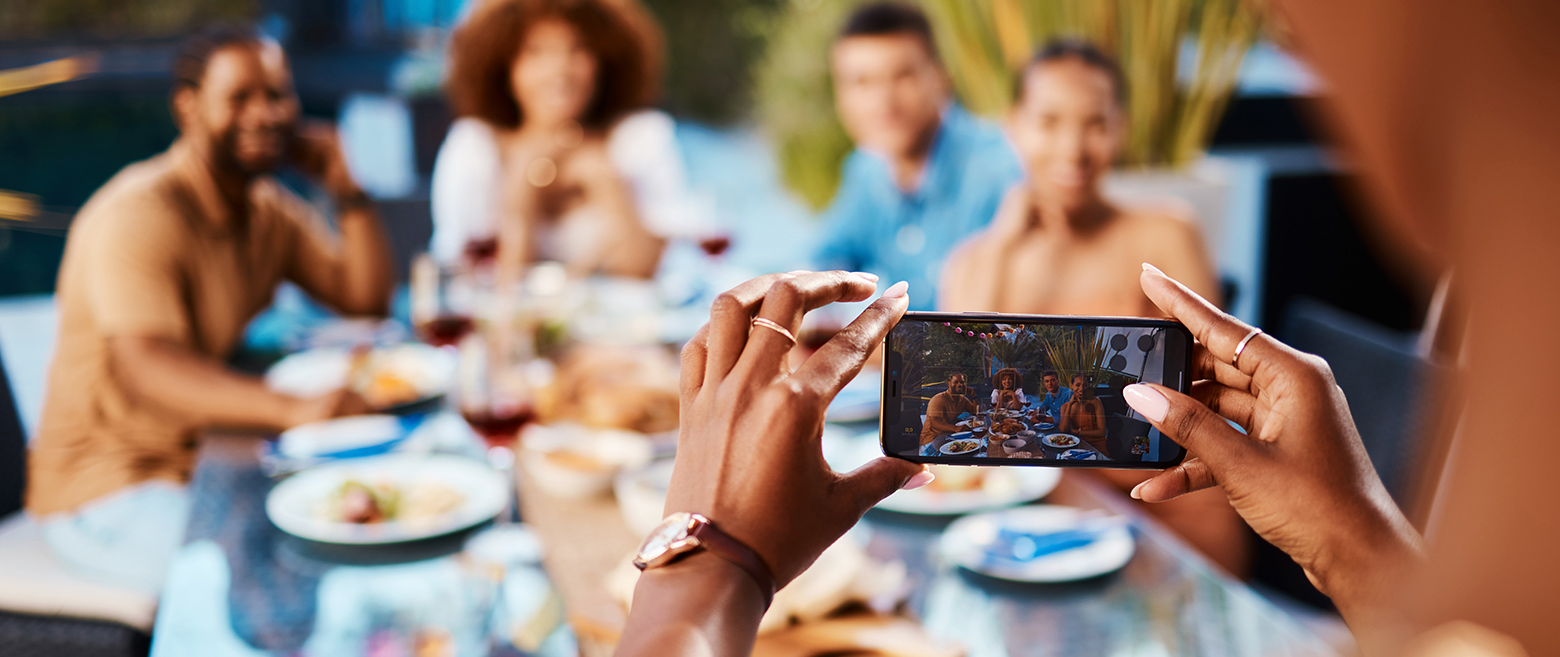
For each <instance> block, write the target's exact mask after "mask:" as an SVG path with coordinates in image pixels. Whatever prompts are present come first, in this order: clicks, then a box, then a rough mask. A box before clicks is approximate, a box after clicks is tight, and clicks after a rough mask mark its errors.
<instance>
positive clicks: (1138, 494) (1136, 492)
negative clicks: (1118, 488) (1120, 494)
mask: <svg viewBox="0 0 1560 657" xmlns="http://www.w3.org/2000/svg"><path fill="white" fill-rule="evenodd" d="M1150 481H1152V480H1151V479H1144V480H1143V481H1140V482H1138V485H1136V486H1133V487H1132V492H1131V493H1128V495H1131V496H1132V499H1134V500H1141V499H1143V493H1142V490H1143V485H1144V484H1146V483H1148V482H1150Z"/></svg>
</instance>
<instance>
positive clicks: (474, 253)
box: [461, 233, 498, 268]
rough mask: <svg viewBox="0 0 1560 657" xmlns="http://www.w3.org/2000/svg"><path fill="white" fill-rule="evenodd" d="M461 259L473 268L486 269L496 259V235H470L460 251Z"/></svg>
mask: <svg viewBox="0 0 1560 657" xmlns="http://www.w3.org/2000/svg"><path fill="white" fill-rule="evenodd" d="M461 257H463V258H465V259H466V262H467V263H468V264H470V265H471V266H472V267H473V268H478V267H487V266H490V265H492V264H493V261H494V260H495V259H497V258H498V235H497V234H494V233H482V234H478V235H472V236H471V237H470V238H469V239H467V240H466V245H465V246H464V247H462V249H461Z"/></svg>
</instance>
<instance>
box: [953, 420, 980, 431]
mask: <svg viewBox="0 0 1560 657" xmlns="http://www.w3.org/2000/svg"><path fill="white" fill-rule="evenodd" d="M953 426H956V427H963V428H965V429H974V428H976V427H984V426H986V421H985V420H982V419H980V418H978V417H972V418H969V419H967V420H961V421H959V422H956V423H954V425H953Z"/></svg>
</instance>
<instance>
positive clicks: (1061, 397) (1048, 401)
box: [1035, 372, 1072, 424]
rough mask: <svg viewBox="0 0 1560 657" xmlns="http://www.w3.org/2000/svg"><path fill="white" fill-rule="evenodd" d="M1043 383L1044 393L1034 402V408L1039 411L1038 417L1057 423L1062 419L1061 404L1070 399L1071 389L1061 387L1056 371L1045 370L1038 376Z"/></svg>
mask: <svg viewBox="0 0 1560 657" xmlns="http://www.w3.org/2000/svg"><path fill="white" fill-rule="evenodd" d="M1040 381H1041V383H1043V384H1044V385H1045V394H1044V395H1042V396H1041V397H1040V398H1039V401H1037V402H1035V410H1037V411H1040V418H1041V419H1042V420H1044V421H1047V422H1051V423H1053V424H1059V423H1060V422H1061V419H1062V404H1065V403H1067V402H1069V401H1072V390H1070V389H1068V388H1063V387H1062V380H1061V377H1059V376H1057V375H1056V372H1046V373H1045V375H1044V376H1042V377H1040Z"/></svg>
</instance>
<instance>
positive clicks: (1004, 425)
mask: <svg viewBox="0 0 1560 657" xmlns="http://www.w3.org/2000/svg"><path fill="white" fill-rule="evenodd" d="M1028 429H1029V425H1027V424H1024V421H1023V420H1020V419H1018V418H1011V417H1010V418H1006V419H1003V420H998V421H996V422H994V423H992V425H991V430H992V431H993V432H995V433H1000V434H1002V435H1004V436H1013V435H1017V434H1018V432H1020V431H1027V430H1028Z"/></svg>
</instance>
